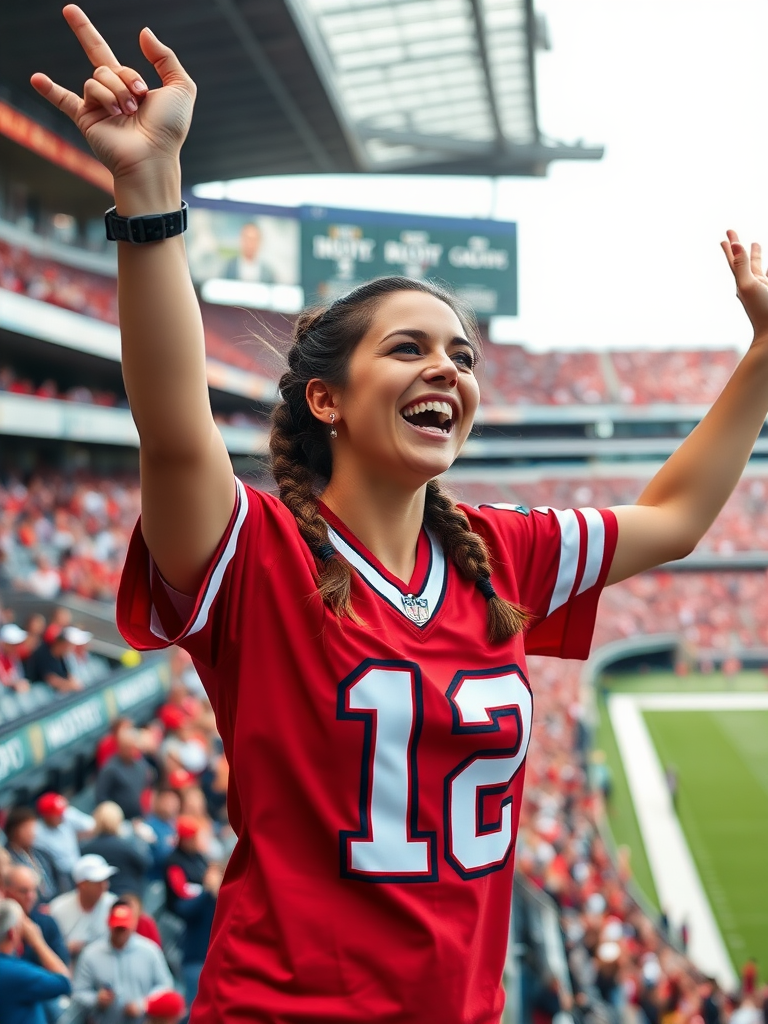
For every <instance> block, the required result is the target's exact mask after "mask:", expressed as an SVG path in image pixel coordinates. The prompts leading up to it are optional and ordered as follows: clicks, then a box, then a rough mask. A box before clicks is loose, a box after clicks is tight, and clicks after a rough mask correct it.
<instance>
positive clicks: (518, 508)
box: [477, 501, 531, 516]
mask: <svg viewBox="0 0 768 1024" xmlns="http://www.w3.org/2000/svg"><path fill="white" fill-rule="evenodd" d="M477 507H478V508H500V509H502V510H503V511H505V512H519V513H520V515H523V516H527V515H529V514H530V511H531V510H530V509H529V508H526V506H525V505H509V504H507V502H504V501H497V502H493V503H490V502H486V503H484V504H482V505H478V506H477Z"/></svg>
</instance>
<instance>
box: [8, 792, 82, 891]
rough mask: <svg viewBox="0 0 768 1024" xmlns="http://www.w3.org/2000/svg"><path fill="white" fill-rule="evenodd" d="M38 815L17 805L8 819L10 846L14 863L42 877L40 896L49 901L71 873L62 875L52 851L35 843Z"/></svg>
mask: <svg viewBox="0 0 768 1024" xmlns="http://www.w3.org/2000/svg"><path fill="white" fill-rule="evenodd" d="M36 828H37V815H36V814H35V812H34V811H33V810H32V808H31V807H14V808H13V810H11V811H10V813H9V814H8V818H7V820H6V822H5V834H6V837H7V840H8V842H7V849H8V853H9V855H10V857H11V861H12V862H13V863H14V864H18V865H20V866H21V867H27V868H31V869H32V870H33V871H34V872H35V874H36V875H37V877H38V879H39V880H40V899H41V901H42V902H43V903H50V901H51V900H52V899H53V898H54V896H56V895H57V894H58V893H59V892H61V891H63V890H64V888H66V887H67V885H68V882H69V879H68V876H64V878H62V879H60V877H59V873H58V871H57V870H56V864H55V863H54V861H53V858H52V857H51V855H50V853H48V852H47V851H46V850H42V849H40V848H39V847H37V846H36V845H35V833H36Z"/></svg>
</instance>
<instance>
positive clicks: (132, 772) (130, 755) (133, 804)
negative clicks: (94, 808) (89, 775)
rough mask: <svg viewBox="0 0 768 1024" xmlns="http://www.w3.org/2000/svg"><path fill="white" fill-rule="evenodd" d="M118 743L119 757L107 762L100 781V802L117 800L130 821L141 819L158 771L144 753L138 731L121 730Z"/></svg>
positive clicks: (98, 788) (99, 778) (117, 754)
mask: <svg viewBox="0 0 768 1024" xmlns="http://www.w3.org/2000/svg"><path fill="white" fill-rule="evenodd" d="M116 740H117V753H116V754H115V756H114V757H112V758H110V759H109V761H107V763H106V764H105V765H104V767H103V768H102V769H101V771H100V772H99V777H98V779H97V780H96V802H97V803H103V802H104V801H105V800H113V801H114V802H115V803H116V804H118V805H119V807H120V808H121V810H122V812H123V814H124V815H125V816H126V818H140V817H141V816H142V803H141V801H142V794H143V793H144V790H145V789H146V788H147V787H148V786H149V785H150V784H151V782H152V779H153V777H154V771H153V769H152V767H151V765H150V763H149V761H147V759H146V758H145V757H144V755H143V754H142V753H141V748H140V744H139V733H138V731H137V730H136V729H134V728H132V727H125V728H123V729H121V730H120V731H119V732H118V734H117V737H116Z"/></svg>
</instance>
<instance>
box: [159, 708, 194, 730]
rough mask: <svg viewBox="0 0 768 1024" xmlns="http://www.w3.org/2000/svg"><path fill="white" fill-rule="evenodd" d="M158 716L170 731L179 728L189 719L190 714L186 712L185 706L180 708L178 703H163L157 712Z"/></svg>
mask: <svg viewBox="0 0 768 1024" xmlns="http://www.w3.org/2000/svg"><path fill="white" fill-rule="evenodd" d="M157 717H158V718H159V719H160V721H161V722H162V724H163V725H164V726H165V728H166V729H168V730H170V731H173V730H174V729H179V728H180V727H181V726H182V725H184V724H185V723H186V722H187V721H189V715H188V714H187V713H186V711H185V710H184V708H180V707H179V705H178V704H163V706H162V707H161V708H160V710H159V711H158V712H157Z"/></svg>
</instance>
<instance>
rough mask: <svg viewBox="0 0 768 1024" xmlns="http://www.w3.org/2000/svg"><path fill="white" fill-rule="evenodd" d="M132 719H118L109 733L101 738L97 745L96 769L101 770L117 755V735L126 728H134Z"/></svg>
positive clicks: (111, 726)
mask: <svg viewBox="0 0 768 1024" xmlns="http://www.w3.org/2000/svg"><path fill="white" fill-rule="evenodd" d="M132 725H133V722H132V721H131V719H130V718H116V719H115V720H114V721H113V722H112V724H111V725H110V727H109V732H108V733H106V734H105V735H104V736H102V737H101V739H100V740H99V742H98V744H97V745H96V767H97V768H99V769H101V768H103V767H104V765H105V764H106V763H107V761H109V759H110V758H112V757H114V756H115V754H116V753H117V734H118V733H119V732H120V730H121V729H122V728H123V727H124V726H132Z"/></svg>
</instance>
